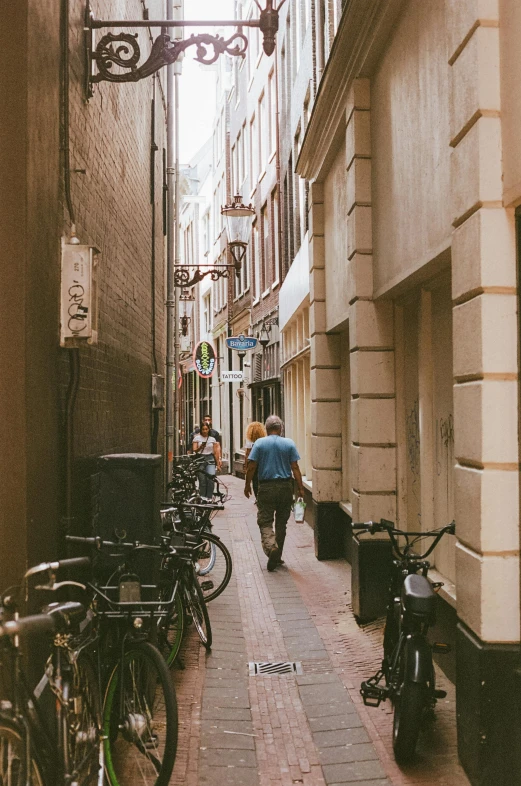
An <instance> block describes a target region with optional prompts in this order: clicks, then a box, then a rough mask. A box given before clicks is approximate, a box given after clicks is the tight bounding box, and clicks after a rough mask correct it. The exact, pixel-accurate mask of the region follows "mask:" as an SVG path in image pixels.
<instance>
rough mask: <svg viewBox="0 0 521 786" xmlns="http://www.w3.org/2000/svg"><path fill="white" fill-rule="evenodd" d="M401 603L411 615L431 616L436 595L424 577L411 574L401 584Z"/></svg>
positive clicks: (434, 607)
mask: <svg viewBox="0 0 521 786" xmlns="http://www.w3.org/2000/svg"><path fill="white" fill-rule="evenodd" d="M402 603H403V605H404V608H405V610H406V611H410V612H411V613H412V614H421V615H427V616H431V615H433V614H434V613H435V611H436V594H435V592H434V590H433V589H432V587H431V584H430V582H429V581H428V580H427V579H426V578H425V577H424V576H418V575H417V574H416V573H411V574H410V575H409V576H406V578H405V581H404V582H403V586H402Z"/></svg>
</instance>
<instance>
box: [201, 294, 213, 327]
mask: <svg viewBox="0 0 521 786" xmlns="http://www.w3.org/2000/svg"><path fill="white" fill-rule="evenodd" d="M211 298H212V296H211V293H210V292H208V294H207V295H205V296H204V297H203V330H204V332H205V333H207V334H208V333H210V331H211V329H212V312H211Z"/></svg>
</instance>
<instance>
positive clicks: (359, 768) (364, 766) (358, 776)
mask: <svg viewBox="0 0 521 786" xmlns="http://www.w3.org/2000/svg"><path fill="white" fill-rule="evenodd" d="M322 769H323V770H324V775H325V777H326V782H327V783H328V784H330V783H354V782H356V781H364V780H368V779H369V778H372V779H373V780H374V779H376V778H385V772H384V771H383V769H382V765H381V764H380V762H379V761H356V762H352V763H347V764H326V765H324V766H323V767H322Z"/></svg>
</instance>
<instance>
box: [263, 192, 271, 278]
mask: <svg viewBox="0 0 521 786" xmlns="http://www.w3.org/2000/svg"><path fill="white" fill-rule="evenodd" d="M261 232H262V282H261V287H262V291H263V292H264V291H265V290H266V289H268V287H269V286H270V267H271V236H270V222H269V215H268V205H267V204H265V205H264V207H263V208H262V210H261Z"/></svg>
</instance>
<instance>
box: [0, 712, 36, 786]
mask: <svg viewBox="0 0 521 786" xmlns="http://www.w3.org/2000/svg"><path fill="white" fill-rule="evenodd" d="M0 783H1V784H2V786H26V783H27V778H26V766H25V741H24V738H23V736H22V731H21V729H20V728H19V727H18V725H17V724H16V723H14V722H13V721H11V720H9V719H8V718H0ZM29 783H30V784H31V786H43V785H44V780H43V777H42V773H41V771H40V767H39V766H38V763H37V761H36V760H35V759H34V758H33V757H32V756H31V777H30V779H29Z"/></svg>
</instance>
